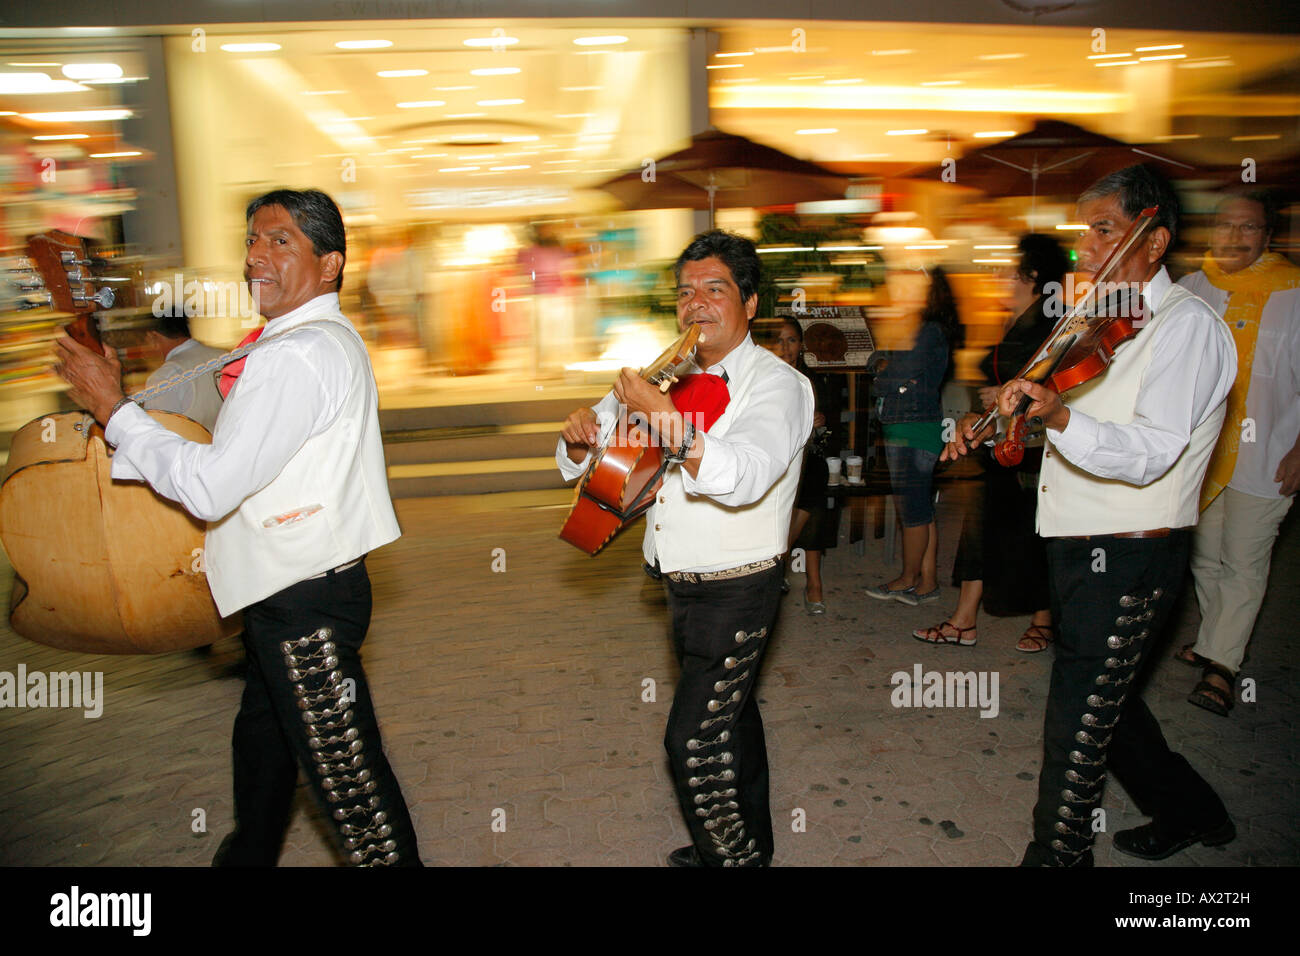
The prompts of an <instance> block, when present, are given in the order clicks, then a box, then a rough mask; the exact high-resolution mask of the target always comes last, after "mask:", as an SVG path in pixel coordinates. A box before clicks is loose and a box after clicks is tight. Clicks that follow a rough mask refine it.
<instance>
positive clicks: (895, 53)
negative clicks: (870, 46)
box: [871, 50, 916, 56]
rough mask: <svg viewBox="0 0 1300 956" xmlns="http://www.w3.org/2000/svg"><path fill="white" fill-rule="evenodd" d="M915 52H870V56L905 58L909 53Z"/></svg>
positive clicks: (913, 51)
mask: <svg viewBox="0 0 1300 956" xmlns="http://www.w3.org/2000/svg"><path fill="white" fill-rule="evenodd" d="M915 52H916V51H915V50H872V51H871V55H872V56H906V55H907V54H909V53H915Z"/></svg>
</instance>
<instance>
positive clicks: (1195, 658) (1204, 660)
mask: <svg viewBox="0 0 1300 956" xmlns="http://www.w3.org/2000/svg"><path fill="white" fill-rule="evenodd" d="M1195 646H1196V645H1195V644H1184V645H1183V647H1182V649H1181V650H1180V651H1179V652H1178V653H1177V654H1175V655H1174V660H1176V661H1181V662H1182V663H1184V664H1187V665H1188V666H1190V667H1201V668H1205V667H1209V666H1210V665H1211V664H1213V663H1214V661H1212V660H1210V659H1209V658H1208V657H1202V656H1201V655H1200V654H1198V653H1196V651H1194V650H1192V648H1193V647H1195Z"/></svg>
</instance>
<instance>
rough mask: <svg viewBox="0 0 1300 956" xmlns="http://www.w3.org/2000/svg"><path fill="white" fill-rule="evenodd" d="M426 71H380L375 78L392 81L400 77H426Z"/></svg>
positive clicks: (427, 72) (427, 73)
mask: <svg viewBox="0 0 1300 956" xmlns="http://www.w3.org/2000/svg"><path fill="white" fill-rule="evenodd" d="M428 75H429V71H428V70H380V71H379V72H378V73H376V74H375V76H379V77H383V78H384V79H385V80H392V79H396V78H398V77H402V76H428Z"/></svg>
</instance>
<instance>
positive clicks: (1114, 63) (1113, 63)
mask: <svg viewBox="0 0 1300 956" xmlns="http://www.w3.org/2000/svg"><path fill="white" fill-rule="evenodd" d="M1137 62H1138V61H1137V60H1107V61H1106V62H1105V63H1094V64H1093V66H1137Z"/></svg>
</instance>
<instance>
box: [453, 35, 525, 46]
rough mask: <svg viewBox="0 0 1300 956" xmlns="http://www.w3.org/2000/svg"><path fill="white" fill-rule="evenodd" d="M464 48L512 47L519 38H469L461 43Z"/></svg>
mask: <svg viewBox="0 0 1300 956" xmlns="http://www.w3.org/2000/svg"><path fill="white" fill-rule="evenodd" d="M463 42H464V44H465V45H466V46H475V47H482V46H514V45H515V44H516V43H518V42H519V37H506V36H500V37H470V38H469V39H468V40H465V41H463Z"/></svg>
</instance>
